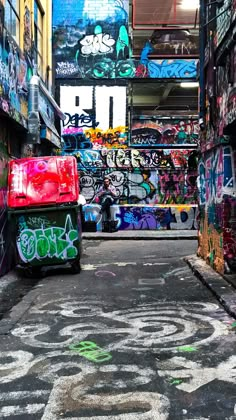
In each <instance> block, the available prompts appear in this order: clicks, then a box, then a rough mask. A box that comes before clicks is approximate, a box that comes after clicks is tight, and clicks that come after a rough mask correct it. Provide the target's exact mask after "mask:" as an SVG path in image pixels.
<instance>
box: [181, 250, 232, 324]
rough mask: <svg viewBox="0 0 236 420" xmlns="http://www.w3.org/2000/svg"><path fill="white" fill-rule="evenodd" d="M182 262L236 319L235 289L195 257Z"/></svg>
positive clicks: (189, 257) (192, 256)
mask: <svg viewBox="0 0 236 420" xmlns="http://www.w3.org/2000/svg"><path fill="white" fill-rule="evenodd" d="M184 261H185V262H186V263H187V264H188V265H189V267H190V268H191V269H192V271H193V273H194V274H195V275H196V276H197V277H198V278H199V279H200V280H201V282H202V283H203V284H204V285H205V286H206V287H207V288H208V289H209V290H210V291H211V292H212V293H213V295H214V296H215V297H216V299H217V300H218V301H219V302H220V304H221V305H222V306H223V307H224V309H225V310H226V311H227V313H228V314H229V315H231V316H233V317H234V318H236V289H235V288H234V287H233V286H232V285H231V284H230V283H228V282H227V281H226V280H225V279H224V278H223V277H222V276H221V275H220V274H218V273H216V272H215V271H214V270H213V269H212V268H211V267H210V266H209V265H208V264H207V263H206V262H205V261H204V260H203V259H201V258H199V257H197V256H196V255H189V256H187V257H184Z"/></svg>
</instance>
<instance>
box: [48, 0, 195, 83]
mask: <svg viewBox="0 0 236 420" xmlns="http://www.w3.org/2000/svg"><path fill="white" fill-rule="evenodd" d="M128 10H129V1H128V0H99V1H98V2H97V3H96V7H95V6H94V0H82V1H79V2H78V1H77V0H57V1H54V4H53V54H54V59H55V72H56V78H80V79H131V78H143V77H145V78H147V77H149V78H158V79H160V78H161V79H163V78H164V79H165V78H173V79H175V78H180V79H183V78H184V79H185V78H196V75H197V62H198V60H196V59H189V58H187V59H185V58H184V59H176V58H173V59H172V58H171V59H165V60H163V59H158V60H156V59H154V60H149V59H148V54H149V53H150V52H152V51H153V50H154V44H151V43H148V42H147V44H146V45H145V46H144V48H143V51H142V54H141V57H140V60H136V59H132V51H131V42H130V37H129V32H128V31H129V28H128V24H129V22H128Z"/></svg>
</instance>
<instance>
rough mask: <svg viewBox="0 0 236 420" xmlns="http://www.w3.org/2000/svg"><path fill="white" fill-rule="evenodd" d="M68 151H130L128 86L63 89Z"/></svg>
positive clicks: (63, 131) (64, 132)
mask: <svg viewBox="0 0 236 420" xmlns="http://www.w3.org/2000/svg"><path fill="white" fill-rule="evenodd" d="M60 104H61V108H62V109H63V111H64V112H65V115H66V117H67V118H66V120H65V121H63V123H62V129H61V133H62V137H63V140H64V142H65V146H64V148H65V149H66V150H67V149H92V148H93V149H101V148H103V147H127V145H128V135H127V127H126V125H127V87H126V86H104V85H102V86H60Z"/></svg>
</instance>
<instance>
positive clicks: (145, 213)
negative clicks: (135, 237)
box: [83, 204, 198, 231]
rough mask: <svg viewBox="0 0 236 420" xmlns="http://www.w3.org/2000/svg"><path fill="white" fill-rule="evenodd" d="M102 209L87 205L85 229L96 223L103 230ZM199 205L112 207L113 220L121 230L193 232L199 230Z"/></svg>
mask: <svg viewBox="0 0 236 420" xmlns="http://www.w3.org/2000/svg"><path fill="white" fill-rule="evenodd" d="M100 210H101V207H100V205H98V204H94V205H91V204H87V205H85V206H84V208H83V212H84V221H85V229H86V223H87V222H94V223H95V225H96V229H97V231H100V230H102V215H101V211H100ZM197 216H198V209H197V205H195V206H194V205H193V206H190V205H186V206H183V205H182V206H171V207H168V206H150V207H148V206H146V207H145V206H119V205H113V206H112V207H111V218H112V220H114V221H115V222H116V226H117V228H118V229H119V230H170V229H171V230H179V229H180V230H181V229H184V230H185V229H186V230H191V229H197Z"/></svg>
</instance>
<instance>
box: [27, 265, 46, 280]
mask: <svg viewBox="0 0 236 420" xmlns="http://www.w3.org/2000/svg"><path fill="white" fill-rule="evenodd" d="M24 276H25V277H26V278H27V279H30V278H40V277H42V271H41V267H27V268H25V269H24Z"/></svg>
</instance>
